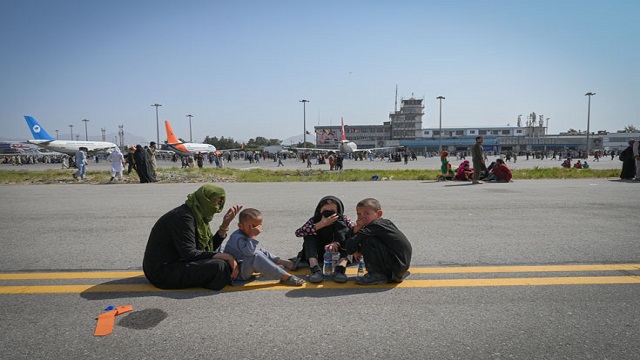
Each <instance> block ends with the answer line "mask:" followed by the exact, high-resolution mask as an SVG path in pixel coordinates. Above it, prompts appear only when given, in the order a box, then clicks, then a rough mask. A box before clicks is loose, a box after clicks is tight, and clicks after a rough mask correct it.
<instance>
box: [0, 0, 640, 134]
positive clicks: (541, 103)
mask: <svg viewBox="0 0 640 360" xmlns="http://www.w3.org/2000/svg"><path fill="white" fill-rule="evenodd" d="M638 18H640V1H635V0H610V1H605V0H602V1H594V0H576V1H574V0H553V1H547V0H538V1H519V0H504V1H502V0H496V1H481V0H479V1H463V0H457V1H456V0H453V1H430V0H425V1H374V0H371V1H345V0H342V1H338V0H328V1H276V0H272V1H268V0H267V1H256V0H248V1H146V0H134V1H125V0H111V1H86V0H2V1H0V34H1V35H0V49H1V51H2V56H0V72H1V74H2V81H0V128H1V129H2V131H1V132H0V137H3V138H13V139H28V138H31V134H30V133H29V130H28V127H27V126H26V123H25V121H24V118H23V115H32V116H34V117H35V118H36V119H38V120H40V122H41V124H42V125H43V127H44V128H45V129H47V130H48V131H49V133H51V134H54V133H55V131H54V130H55V129H59V130H60V136H61V138H63V137H67V138H68V137H69V125H70V124H71V125H74V133H81V134H84V123H83V122H82V119H85V118H86V119H89V120H90V121H89V123H88V132H89V137H90V138H91V137H93V138H96V139H97V138H98V137H99V136H100V129H101V128H106V129H107V133H116V132H117V130H118V125H119V124H123V125H124V129H125V131H126V132H128V133H131V134H135V135H138V136H142V137H145V138H147V139H149V140H155V138H156V118H155V108H154V107H152V106H151V104H154V103H160V104H162V105H163V106H162V107H160V108H159V113H160V138H161V140H163V139H164V138H165V137H164V127H163V125H162V120H165V119H167V120H170V121H171V123H172V125H173V128H174V130H175V132H176V133H177V134H178V136H180V137H182V138H186V139H188V138H189V120H188V118H187V117H186V115H187V114H192V115H193V118H192V128H193V140H194V141H202V140H203V139H204V137H205V136H206V135H209V136H225V137H233V138H235V139H236V140H247V139H249V138H255V137H256V136H265V137H268V138H279V139H285V138H288V137H290V136H294V135H300V134H302V132H303V107H302V104H301V103H300V102H299V100H301V99H308V100H309V101H310V102H309V103H307V105H306V120H307V129H308V130H313V126H314V125H318V124H320V125H329V124H333V125H336V124H339V122H340V118H341V117H344V119H345V123H346V124H352V125H356V124H382V123H383V122H384V121H387V120H388V118H389V113H390V112H392V111H393V110H394V102H395V89H396V85H397V86H398V96H399V97H400V98H402V97H404V98H408V97H411V96H412V95H413V96H415V97H419V98H424V99H425V105H426V108H425V113H426V115H425V117H424V119H423V121H424V122H423V127H425V128H426V127H437V126H438V116H439V113H438V111H439V110H438V100H436V97H437V96H439V95H442V96H445V97H446V99H445V100H444V101H443V113H442V120H443V126H444V127H447V126H464V127H471V126H497V125H499V126H503V125H507V124H510V125H512V126H513V125H515V123H516V119H517V117H518V115H519V114H522V115H523V117H526V116H527V114H529V113H531V112H536V113H537V114H542V115H544V117H545V118H550V120H549V125H550V132H551V133H557V132H559V131H565V130H567V129H569V128H574V129H581V130H585V129H586V123H587V101H588V98H587V97H586V96H584V94H585V93H587V92H590V91H591V92H595V93H596V96H594V97H593V98H592V102H591V126H590V129H591V130H592V131H597V130H609V131H615V130H619V129H622V128H623V127H624V126H625V125H627V124H634V125H635V126H637V127H640V121H639V115H638V114H640V69H639V65H640V21H638ZM107 140H113V138H111V139H107Z"/></svg>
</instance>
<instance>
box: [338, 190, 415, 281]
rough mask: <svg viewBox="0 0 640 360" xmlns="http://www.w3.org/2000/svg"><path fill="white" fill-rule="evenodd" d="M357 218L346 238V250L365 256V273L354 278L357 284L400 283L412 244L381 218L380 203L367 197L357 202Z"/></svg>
mask: <svg viewBox="0 0 640 360" xmlns="http://www.w3.org/2000/svg"><path fill="white" fill-rule="evenodd" d="M356 212H357V214H358V219H357V221H356V226H355V227H354V228H353V229H352V232H351V237H349V238H348V239H347V241H346V246H347V252H348V253H350V254H354V257H356V258H359V257H360V256H361V255H362V256H364V261H365V266H366V267H367V273H366V274H365V275H364V276H363V277H362V278H359V279H357V280H356V281H357V283H358V284H360V285H378V284H386V283H388V282H394V283H399V282H402V280H403V279H404V277H406V275H408V271H407V270H408V269H409V265H410V263H411V252H412V248H411V244H410V243H409V240H408V239H407V237H406V236H404V234H403V233H402V232H401V231H400V230H398V228H397V227H396V226H395V225H394V224H393V223H392V222H391V220H387V219H383V218H382V208H381V206H380V202H379V201H378V200H376V199H373V198H367V199H364V200H362V201H360V202H359V203H358V204H357V205H356Z"/></svg>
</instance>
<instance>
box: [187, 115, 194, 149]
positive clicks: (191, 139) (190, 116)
mask: <svg viewBox="0 0 640 360" xmlns="http://www.w3.org/2000/svg"><path fill="white" fill-rule="evenodd" d="M187 117H188V118H189V142H193V135H192V134H191V118H192V117H193V115H191V114H189V115H187Z"/></svg>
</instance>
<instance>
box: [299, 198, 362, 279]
mask: <svg viewBox="0 0 640 360" xmlns="http://www.w3.org/2000/svg"><path fill="white" fill-rule="evenodd" d="M355 225H356V224H355V223H354V222H353V221H352V220H351V219H349V217H348V216H347V215H345V214H344V205H343V204H342V201H341V200H340V199H338V198H337V197H335V196H325V197H323V198H322V199H320V202H319V203H318V205H317V206H316V208H315V210H314V213H313V217H311V218H310V219H309V220H307V222H305V223H304V224H303V225H302V226H301V227H300V228H299V229H297V230H296V232H295V234H296V236H297V237H301V238H303V239H304V241H303V243H302V251H300V253H298V258H299V259H301V260H303V261H304V260H306V261H307V262H309V268H310V274H309V281H310V282H312V283H319V282H322V281H324V275H323V274H322V269H321V268H320V266H319V264H318V256H322V255H323V254H324V249H325V246H329V247H330V248H331V251H334V252H339V253H340V260H339V261H338V266H336V268H335V269H334V272H333V274H332V275H331V278H332V279H333V281H335V282H338V283H343V282H346V281H347V276H346V275H345V271H346V266H347V263H348V261H347V251H346V247H345V243H344V242H345V240H346V238H347V234H348V233H349V230H350V229H351V228H352V227H354V226H355Z"/></svg>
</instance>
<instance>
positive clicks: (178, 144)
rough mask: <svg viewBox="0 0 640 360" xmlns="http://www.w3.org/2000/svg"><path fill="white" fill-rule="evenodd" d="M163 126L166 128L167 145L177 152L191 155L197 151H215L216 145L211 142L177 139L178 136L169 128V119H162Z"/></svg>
mask: <svg viewBox="0 0 640 360" xmlns="http://www.w3.org/2000/svg"><path fill="white" fill-rule="evenodd" d="M164 126H165V128H166V130H167V146H169V147H170V148H171V150H173V151H175V152H177V153H178V154H180V155H192V154H197V153H212V152H216V147H215V146H213V145H211V144H202V143H190V142H183V141H180V140H178V137H177V136H176V134H175V133H174V132H173V129H172V128H171V124H169V120H165V121H164Z"/></svg>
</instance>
